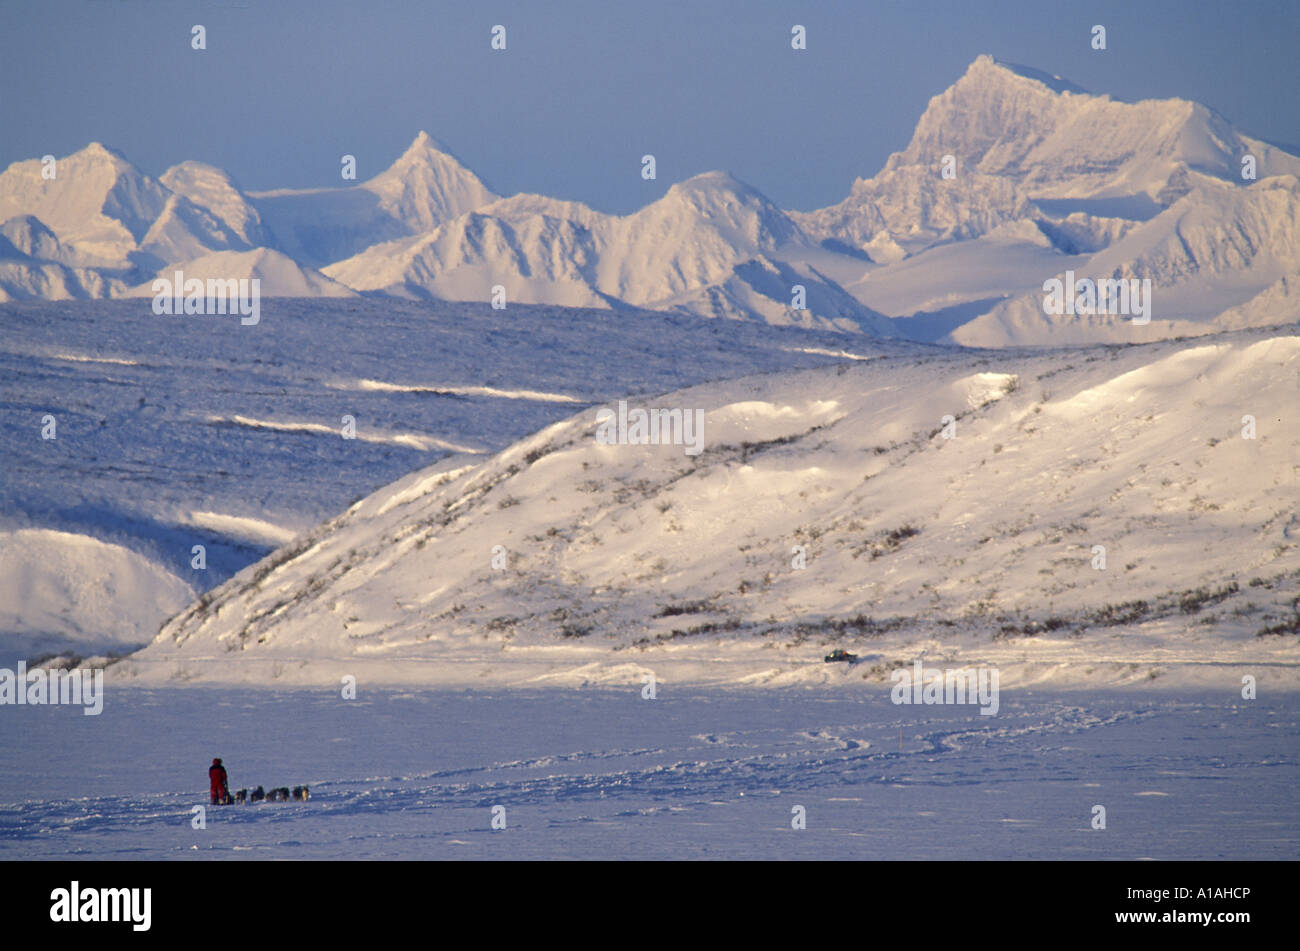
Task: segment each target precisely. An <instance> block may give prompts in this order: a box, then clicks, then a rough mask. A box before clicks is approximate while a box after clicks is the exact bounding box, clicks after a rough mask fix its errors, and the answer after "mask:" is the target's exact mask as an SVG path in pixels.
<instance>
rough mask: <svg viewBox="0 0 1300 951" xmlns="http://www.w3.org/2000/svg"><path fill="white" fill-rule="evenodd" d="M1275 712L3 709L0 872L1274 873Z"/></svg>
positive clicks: (381, 705) (1035, 697) (290, 697)
mask: <svg viewBox="0 0 1300 951" xmlns="http://www.w3.org/2000/svg"><path fill="white" fill-rule="evenodd" d="M1296 697H1297V694H1295V693H1288V694H1282V695H1274V696H1261V697H1260V699H1258V700H1256V701H1243V700H1241V699H1240V697H1239V694H1238V693H1237V692H1236V691H1235V690H1234V689H1232V687H1231V685H1227V686H1226V688H1225V689H1222V690H1218V691H1213V692H1210V691H1206V692H1195V693H1184V694H1179V695H1176V696H1175V695H1172V694H1170V693H1168V692H1158V693H1155V694H1147V693H1143V692H1142V691H1141V690H1129V691H1124V692H1122V693H1121V692H1094V693H1090V694H1088V695H1086V696H1084V695H1080V694H1070V695H1068V696H1064V697H1063V696H1060V695H1055V694H1052V693H1038V692H1032V691H1030V692H1023V693H1017V694H1015V695H1014V696H1011V695H1006V696H1004V698H1003V703H1002V706H1001V709H1000V710H999V713H998V714H997V715H996V716H992V717H984V716H981V715H980V714H979V713H978V712H977V711H976V710H975V709H974V708H972V707H941V706H929V707H915V706H895V705H894V704H892V703H890V701H889V694H888V690H887V689H885V688H878V687H873V688H869V689H860V690H857V691H854V692H853V693H850V694H846V693H843V692H836V693H831V694H827V693H824V692H819V691H797V692H791V691H779V692H770V693H768V692H765V693H762V694H755V693H753V692H750V691H705V692H700V691H689V692H678V691H674V690H669V689H663V688H661V689H660V691H659V695H658V697H657V698H656V699H654V700H643V699H641V695H640V690H639V688H629V689H626V690H611V689H599V690H584V691H557V690H547V691H526V690H525V691H510V692H502V693H497V692H492V691H488V692H479V691H473V692H471V691H465V692H453V691H418V692H404V691H384V690H372V689H367V688H366V687H365V686H364V685H363V686H362V687H361V690H360V692H359V696H358V699H356V700H352V701H345V700H342V699H340V698H339V694H338V692H337V691H332V690H329V689H322V690H318V691H295V690H288V691H282V692H278V693H274V692H271V691H266V690H240V689H233V690H232V689H214V688H203V687H191V688H188V689H186V688H171V689H163V690H141V689H128V690H122V691H115V690H110V692H109V694H108V696H107V697H106V700H105V706H104V712H103V714H102V715H101V716H99V717H86V716H83V715H82V714H81V712H80V711H78V710H76V709H71V708H57V707H44V708H39V707H23V708H10V709H7V710H6V711H5V715H6V723H7V724H9V728H6V729H5V730H4V731H2V732H0V859H32V858H40V859H55V858H62V859H76V860H94V859H173V860H175V859H179V860H187V859H193V860H221V859H307V858H321V859H482V858H511V859H519V858H579V859H594V858H604V859H610V858H613V859H627V858H640V859H657V858H666V859H673V858H729V859H874V860H889V859H949V860H951V859H1065V858H1074V859H1124V860H1132V859H1243V860H1259V859H1290V858H1294V857H1295V855H1296V854H1297V849H1298V848H1300V830H1298V829H1297V826H1296V823H1295V817H1294V804H1295V787H1296V783H1297V782H1298V781H1300V767H1297V763H1296V758H1295V736H1296V734H1297V731H1300V706H1297V701H1296ZM34 750H39V751H42V752H40V753H39V754H35V755H34V754H33V751H34ZM214 755H220V756H222V757H223V759H224V760H225V763H226V766H227V767H228V769H229V771H230V779H231V783H232V786H231V788H232V789H236V788H240V787H245V786H247V787H252V786H255V785H259V784H260V785H264V786H270V785H288V786H292V785H297V784H301V783H307V784H308V785H309V786H310V787H311V790H312V799H311V801H310V802H307V803H275V804H261V805H246V806H228V807H219V806H209V807H208V808H207V815H206V828H204V829H201V830H196V829H194V828H192V826H191V820H192V819H193V813H192V809H193V807H194V806H196V805H204V804H206V801H207V797H206V768H207V764H208V762H209V759H210V757H211V756H214ZM498 805H499V806H504V807H505V819H506V828H505V829H504V830H493V829H492V828H491V820H492V807H493V806H498ZM1096 805H1101V806H1104V807H1105V809H1106V829H1105V830H1097V829H1094V828H1092V825H1091V823H1092V819H1093V807H1094V806H1096ZM795 806H802V807H804V810H805V813H806V823H807V827H806V828H805V829H803V830H795V829H793V828H792V827H791V821H792V818H793V815H794V814H793V812H792V809H793V807H795Z"/></svg>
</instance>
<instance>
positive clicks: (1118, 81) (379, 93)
mask: <svg viewBox="0 0 1300 951" xmlns="http://www.w3.org/2000/svg"><path fill="white" fill-rule="evenodd" d="M195 23H202V24H203V25H204V26H205V27H206V28H207V43H208V48H207V50H206V51H204V52H195V51H193V50H191V48H190V27H191V26H192V25H193V24H195ZM497 23H500V24H504V25H505V26H506V28H507V49H506V50H505V51H504V52H494V51H492V50H491V49H490V48H489V38H490V37H489V31H490V29H491V27H492V26H493V25H494V24H497ZM795 23H800V24H803V25H805V26H806V27H807V31H808V49H807V50H806V51H803V52H795V51H793V50H791V49H790V27H791V25H792V24H795ZM1095 23H1100V24H1104V25H1105V26H1106V28H1107V33H1108V36H1107V39H1108V49H1107V50H1106V51H1104V52H1096V51H1093V50H1092V49H1091V48H1090V45H1089V39H1090V34H1089V30H1090V28H1091V26H1092V25H1093V24H1095ZM1297 38H1300V3H1297V2H1294V0H1282V2H1264V0H1259V2H1254V0H1243V2H1237V3H1231V4H1228V3H1208V2H1199V0H1197V2H1187V0H1182V2H1142V0H1123V2H1090V3H1079V2H1071V3H1054V2H1043V0H1038V2H1033V0H989V2H975V0H966V2H946V0H944V2H941V0H906V2H881V0H872V2H867V0H859V2H844V3H839V2H802V3H801V2H748V3H744V2H735V0H729V2H721V0H689V2H678V0H648V2H643V3H630V2H626V0H603V2H600V0H596V2H565V0H550V2H544V0H529V2H523V3H508V2H495V0H487V2H473V3H464V2H461V3H436V2H409V3H407V2H391V0H375V2H372V3H361V2H340V0H318V2H301V3H300V2H273V0H267V2H258V0H233V2H218V0H190V2H165V0H80V2H63V0H50V2H18V0H5V2H3V3H0V166H4V165H8V164H9V163H10V162H13V161H16V160H19V159H24V158H31V157H34V156H38V155H42V154H45V153H47V152H50V153H54V154H56V155H64V154H67V153H68V152H72V151H75V150H76V149H78V148H80V147H81V146H83V145H85V144H86V143H87V142H90V141H92V140H98V141H102V142H104V143H105V144H108V145H111V146H113V147H115V148H117V149H119V150H120V151H122V152H123V153H125V154H126V156H127V157H128V158H130V159H131V160H132V161H133V162H135V164H137V165H138V166H140V167H141V168H142V169H143V170H145V171H146V172H149V173H151V174H154V175H157V174H160V173H161V172H162V171H164V170H165V169H166V168H167V167H168V166H169V165H172V164H174V163H176V162H178V161H181V160H184V159H190V158H192V159H198V160H201V161H206V162H210V163H212V164H214V165H218V166H221V167H222V168H225V169H227V170H228V171H230V172H231V173H233V174H234V175H235V177H236V178H237V179H239V181H240V183H241V184H242V185H243V186H244V187H245V188H249V189H262V188H273V187H282V186H310V185H332V184H340V181H339V171H338V170H339V156H340V155H342V154H344V153H351V154H354V155H356V156H357V159H358V178H360V179H364V178H368V177H369V176H371V175H373V174H375V173H376V172H378V171H380V170H382V169H383V168H384V167H386V166H387V165H388V164H389V163H391V161H392V160H393V159H394V158H396V157H397V155H399V154H400V153H401V151H402V150H403V149H404V148H405V147H406V146H407V145H408V144H409V142H410V140H411V139H412V138H413V137H414V135H415V133H416V132H417V131H418V130H420V129H424V130H426V131H428V132H429V134H430V135H432V136H434V138H436V139H438V140H440V141H441V142H443V143H444V144H445V145H446V146H448V147H449V148H450V149H451V151H453V152H454V153H455V154H456V155H457V156H458V157H460V158H461V160H462V161H464V162H465V163H466V164H467V165H468V166H469V167H470V168H472V169H474V171H476V172H477V173H478V174H479V175H480V176H482V177H483V178H484V180H485V181H486V182H487V183H488V184H489V185H490V186H491V187H492V188H494V189H495V190H496V191H498V192H501V193H504V194H512V193H514V192H516V191H532V192H541V193H544V194H548V195H553V196H555V197H559V198H569V199H576V200H580V201H585V202H587V203H589V204H591V205H593V206H594V207H597V208H599V209H601V210H605V211H611V212H627V211H631V210H633V209H635V208H638V207H640V206H642V205H644V204H645V203H646V202H648V201H651V200H653V199H655V198H657V197H659V195H661V194H662V193H663V192H664V190H665V189H666V188H667V187H668V186H669V185H671V184H672V183H673V182H674V181H679V180H681V179H683V178H686V177H688V176H690V175H693V174H696V173H698V172H702V171H707V170H709V169H715V168H721V169H726V170H728V171H730V172H732V173H733V174H735V175H736V176H737V177H739V178H741V179H743V180H745V181H747V182H749V183H750V184H752V185H754V186H755V187H757V188H759V189H760V190H761V191H763V192H764V193H766V194H767V195H768V196H769V197H771V198H772V199H773V200H775V201H776V202H777V203H778V204H780V205H782V206H784V207H788V208H799V209H810V208H815V207H820V206H823V205H827V204H830V203H832V202H835V201H838V200H839V199H841V198H843V197H844V195H845V194H846V193H847V191H848V188H849V185H850V183H851V182H852V180H853V179H854V178H855V177H857V176H860V175H871V174H873V173H874V172H875V171H876V170H877V169H879V168H880V166H881V165H882V164H883V163H884V161H885V159H886V158H887V157H888V155H889V153H890V152H892V151H895V150H897V149H899V148H902V147H903V146H904V145H905V144H906V142H907V140H908V138H909V136H910V134H911V131H912V128H913V126H914V124H915V122H916V120H917V118H918V117H919V116H920V114H921V112H922V110H923V109H924V108H925V104H926V102H927V101H928V100H929V98H930V97H931V96H933V95H935V94H937V93H939V92H941V91H942V90H943V89H944V88H945V87H947V86H948V85H949V84H951V83H952V82H953V81H954V80H955V79H956V78H957V77H958V76H960V75H961V74H962V72H964V70H965V68H966V67H967V65H969V63H970V61H971V60H973V59H974V58H975V57H976V56H977V55H979V54H980V53H986V52H987V53H992V54H993V55H994V56H997V57H998V58H1000V59H1004V60H1008V61H1011V62H1016V63H1023V64H1025V65H1029V66H1034V67H1037V68H1039V69H1044V70H1047V71H1049V72H1054V73H1058V74H1060V75H1062V76H1064V77H1066V78H1069V79H1071V80H1073V81H1075V82H1077V83H1079V84H1080V85H1082V86H1084V87H1086V88H1088V89H1091V90H1093V91H1094V92H1106V93H1110V94H1111V95H1113V96H1116V97H1118V98H1123V99H1139V98H1147V97H1167V96H1179V97H1182V98H1187V99H1194V100H1197V101H1200V102H1204V103H1206V104H1207V105H1209V106H1211V107H1213V108H1215V109H1217V110H1218V111H1219V112H1221V113H1223V114H1224V115H1225V116H1227V117H1228V119H1230V120H1231V121H1232V122H1233V123H1234V124H1236V125H1237V126H1238V128H1240V129H1242V130H1243V131H1245V132H1247V133H1249V134H1252V135H1256V136H1259V137H1262V138H1265V139H1269V140H1272V141H1277V142H1282V143H1288V142H1290V143H1300V97H1298V96H1297V95H1296V93H1297V90H1300V57H1297V55H1296V49H1295V46H1296V41H1297ZM646 152H651V153H654V154H655V156H656V158H657V162H658V172H659V178H658V180H657V181H654V182H646V181H643V180H642V179H641V177H640V164H639V160H640V157H641V155H642V154H644V153H646Z"/></svg>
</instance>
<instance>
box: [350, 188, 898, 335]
mask: <svg viewBox="0 0 1300 951" xmlns="http://www.w3.org/2000/svg"><path fill="white" fill-rule="evenodd" d="M811 247H812V244H811V242H810V241H809V239H808V238H807V236H806V235H804V233H803V232H802V230H801V229H800V228H799V226H798V225H796V224H795V223H794V222H793V221H792V220H791V219H790V217H789V216H788V215H787V214H786V213H785V212H782V211H781V210H780V209H779V208H777V207H776V206H775V205H774V204H772V202H771V201H770V200H768V199H767V198H766V197H764V196H763V195H762V194H761V193H759V192H758V191H756V190H755V189H753V188H751V187H750V186H748V185H745V184H744V183H742V182H739V181H737V180H736V179H735V178H733V177H732V176H730V175H728V174H726V173H725V172H709V173H705V174H703V175H697V176H695V177H694V178H691V179H688V180H687V181H685V182H682V183H680V184H677V185H674V186H672V187H671V188H670V189H669V190H668V194H666V195H665V196H664V197H663V198H661V199H659V200H658V201H656V202H653V203H652V204H650V205H648V206H646V207H645V208H643V209H641V210H640V211H637V212H635V213H633V214H630V215H626V216H614V215H604V214H601V213H600V212H597V211H594V210H592V209H591V208H588V207H586V206H585V205H581V204H578V203H576V202H559V201H554V200H552V199H547V198H544V197H542V196H536V195H521V196H515V197H514V198H507V199H502V200H500V201H497V202H493V203H492V204H489V205H486V206H484V207H483V208H481V209H479V210H478V211H475V212H471V213H469V214H467V215H462V216H461V217H459V218H456V219H455V220H453V221H450V222H447V223H446V224H444V225H442V226H441V227H439V228H436V229H434V230H432V231H430V232H428V233H426V234H423V235H420V236H418V237H413V238H403V239H399V240H396V241H390V242H386V243H384V244H380V245H376V246H374V247H371V248H368V249H367V250H365V251H363V252H362V253H361V254H359V255H357V256H355V257H353V258H349V259H348V260H346V261H341V262H339V263H337V264H334V265H332V266H330V267H328V268H325V270H324V273H325V274H326V275H328V276H329V277H332V278H334V279H335V280H338V281H340V282H342V283H344V284H347V285H348V286H350V287H353V288H356V289H357V290H361V291H380V292H383V293H387V294H396V295H400V296H416V297H433V298H444V299H453V300H455V299H468V300H475V299H477V300H487V299H488V298H489V297H490V295H491V292H492V288H493V287H494V286H497V285H500V286H501V287H504V288H505V289H506V295H507V299H508V300H515V301H519V302H521V303H535V304H563V305H566V306H570V307H601V306H615V307H617V306H629V307H646V308H650V309H655V310H663V309H671V310H682V311H687V312H690V313H695V314H699V315H701V316H706V317H726V318H731V319H738V320H746V319H755V318H757V319H759V320H763V321H765V322H767V323H772V324H793V325H803V326H815V327H819V328H822V329H836V330H844V331H853V332H857V331H859V330H862V329H867V330H870V331H871V332H873V333H877V334H880V335H882V336H892V335H895V334H896V331H895V330H894V329H893V328H892V326H891V325H890V323H889V321H888V320H887V319H885V318H884V317H883V316H882V315H880V314H877V313H875V312H874V311H872V310H871V309H870V308H868V307H865V306H864V305H862V304H860V303H859V302H857V301H856V300H854V298H853V297H851V296H850V295H849V294H848V293H846V292H845V291H844V290H843V289H842V288H840V287H839V286H838V285H837V284H836V283H835V282H834V281H833V280H831V279H830V278H828V277H826V276H825V275H823V274H821V273H819V272H817V271H816V270H815V269H813V268H810V267H807V266H803V267H799V266H792V265H788V264H782V263H776V262H773V261H772V260H770V259H769V258H768V257H767V255H775V254H777V253H784V254H791V253H793V254H794V255H795V256H796V257H798V256H799V253H800V252H801V251H807V250H809V249H811ZM796 285H802V286H803V287H804V288H805V306H804V307H801V308H796V307H794V306H792V303H793V300H792V294H793V289H794V287H795V286H796Z"/></svg>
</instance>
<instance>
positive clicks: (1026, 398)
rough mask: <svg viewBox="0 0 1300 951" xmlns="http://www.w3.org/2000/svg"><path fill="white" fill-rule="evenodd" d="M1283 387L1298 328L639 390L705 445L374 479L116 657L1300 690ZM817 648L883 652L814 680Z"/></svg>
mask: <svg viewBox="0 0 1300 951" xmlns="http://www.w3.org/2000/svg"><path fill="white" fill-rule="evenodd" d="M1298 373H1300V338H1298V337H1295V336H1274V335H1269V334H1267V333H1264V332H1258V331H1254V332H1239V333H1236V334H1233V335H1231V336H1224V337H1221V338H1218V339H1216V340H1215V341H1213V342H1210V343H1207V342H1203V341H1181V342H1166V343H1159V344H1153V345H1147V346H1140V347H1130V348H1093V349H1081V350H1073V351H1054V352H1051V353H1048V354H1038V355H1035V354H1032V353H1020V354H1017V355H1014V356H1011V355H1008V356H1006V357H1004V358H1003V359H1000V360H999V362H998V364H997V365H996V367H993V366H991V365H990V360H989V357H988V355H987V354H982V353H979V352H948V353H944V352H934V353H932V354H931V355H929V356H918V355H917V354H916V353H906V354H899V355H896V356H889V355H884V354H882V355H881V356H879V357H877V358H876V359H871V360H867V361H856V362H854V363H852V364H845V365H841V366H838V367H835V368H824V369H814V370H809V371H802V372H798V373H785V374H773V375H768V376H762V377H753V378H748V379H743V380H736V381H731V382H724V383H713V384H704V385H702V386H698V387H693V388H690V389H687V390H681V391H678V392H674V393H669V394H666V395H664V396H661V397H657V398H654V399H652V400H636V401H634V402H633V406H634V407H635V406H650V407H661V408H676V409H679V410H684V411H686V412H693V411H694V410H701V411H703V414H704V420H705V422H704V448H703V452H701V453H700V454H698V455H690V454H687V453H686V452H685V447H684V446H683V445H604V444H601V443H600V442H598V441H597V439H596V438H595V429H596V414H595V413H594V412H593V411H591V410H586V411H583V412H582V413H580V414H579V415H577V416H575V417H573V418H571V419H568V420H567V421H564V422H559V423H556V424H554V425H552V426H549V427H547V428H545V429H543V430H541V431H540V432H538V433H537V434H535V435H533V436H531V437H529V438H528V439H525V440H523V441H521V442H518V443H516V444H515V445H513V446H512V447H510V448H509V449H507V450H506V451H504V452H502V453H499V454H497V455H496V456H493V457H491V458H487V459H482V460H475V461H473V462H472V463H469V462H468V461H460V460H457V461H455V462H454V463H451V462H449V463H448V464H446V465H439V466H434V467H432V468H430V469H427V470H424V471H422V472H417V473H414V474H412V475H410V476H408V477H406V478H404V479H401V480H398V481H397V482H396V483H394V484H393V485H391V486H389V487H387V488H385V489H383V490H380V491H379V492H376V493H375V494H373V495H371V496H370V497H369V498H367V499H364V500H362V501H361V502H358V503H357V504H355V505H353V506H352V507H351V508H350V509H348V511H347V512H346V513H344V514H342V515H340V516H338V517H336V518H334V519H332V520H331V521H329V522H327V523H326V524H324V525H323V526H321V527H319V528H318V529H316V530H314V531H312V532H310V533H307V534H305V535H303V536H302V537H301V538H299V539H298V540H296V541H295V542H294V543H293V544H292V545H289V546H286V547H284V548H282V549H280V550H279V551H277V552H275V553H274V554H272V555H271V556H269V557H267V558H266V559H264V560H263V561H262V562H260V563H259V564H257V565H254V566H252V567H250V568H247V569H245V570H244V571H242V572H240V573H239V574H238V575H236V576H235V577H234V578H232V579H230V581H228V582H226V583H225V584H224V585H222V586H221V587H220V588H217V589H215V590H214V591H212V592H209V594H208V595H206V596H205V597H204V598H202V599H201V600H200V601H199V602H198V603H196V604H195V605H192V606H191V607H190V608H188V609H187V610H185V611H184V612H182V613H181V614H179V615H178V616H177V617H175V618H173V619H172V620H171V621H170V622H169V623H168V624H167V625H166V626H165V627H164V628H163V630H162V631H161V632H160V634H159V636H158V639H157V640H156V641H155V642H154V643H153V644H151V645H150V646H149V647H148V648H147V649H145V650H144V651H142V652H140V653H139V654H137V655H135V656H134V657H133V658H131V659H130V660H128V661H125V662H123V663H122V664H121V665H119V666H118V667H115V668H114V670H115V671H118V672H119V673H120V674H121V675H122V676H126V677H132V676H139V677H144V678H146V679H151V680H153V679H167V678H170V677H173V676H184V677H187V678H190V677H197V678H203V679H214V680H250V681H263V682H264V681H266V680H269V679H281V680H285V681H292V682H322V681H323V680H327V679H329V678H330V677H331V676H335V675H337V673H339V672H340V671H341V672H345V673H346V672H353V673H359V672H361V671H364V672H365V675H366V676H367V677H369V678H371V679H372V680H380V681H387V680H392V681H402V682H423V683H435V684H436V683H481V682H501V683H510V684H521V683H584V682H606V681H609V682H617V683H626V682H637V681H639V679H640V678H641V677H642V676H643V675H644V674H645V673H648V672H651V671H654V672H656V673H657V674H658V675H659V676H661V677H663V678H664V679H668V680H673V679H678V680H686V681H703V682H723V683H736V682H743V683H772V684H781V683H792V682H793V683H801V682H823V681H827V680H830V681H844V680H846V679H848V678H854V679H857V678H860V677H864V676H865V677H875V678H883V677H884V676H885V674H886V672H887V671H888V669H890V665H891V664H892V663H894V662H899V663H902V662H903V660H904V659H906V658H911V657H915V656H919V655H922V654H924V655H926V656H938V657H945V658H955V659H958V660H960V661H962V662H966V663H976V662H978V663H990V664H997V665H999V666H1000V667H1001V668H1002V669H1003V677H1004V683H1005V682H1007V681H1015V682H1021V683H1024V682H1034V681H1035V680H1038V679H1040V678H1048V679H1053V678H1059V679H1060V680H1061V681H1062V682H1065V683H1071V684H1077V683H1081V682H1092V681H1098V680H1099V681H1103V682H1115V681H1127V680H1131V679H1134V678H1137V677H1153V678H1165V680H1164V682H1169V683H1186V682H1188V681H1199V680H1200V679H1201V678H1206V677H1208V678H1219V679H1221V678H1222V676H1223V672H1222V669H1221V668H1222V667H1223V666H1225V665H1228V666H1231V665H1236V664H1242V663H1249V664H1251V665H1252V666H1251V670H1252V672H1258V676H1259V677H1260V678H1261V680H1268V681H1269V682H1270V683H1277V684H1284V685H1287V686H1290V687H1295V686H1297V685H1300V666H1298V664H1300V647H1298V645H1297V643H1296V637H1295V632H1296V627H1295V625H1296V624H1297V622H1298V620H1300V618H1298V617H1297V614H1296V605H1295V603H1294V600H1293V598H1294V594H1295V590H1296V583H1297V580H1298V579H1300V547H1298V543H1300V528H1297V526H1298V525H1300V514H1298V513H1297V509H1296V500H1297V497H1298V496H1297V492H1296V488H1297V484H1298V483H1297V466H1300V430H1298V429H1297V425H1296V423H1297V420H1296V418H1295V410H1296V406H1297V400H1296V386H1297V384H1296V381H1297V374H1298ZM1247 415H1249V416H1251V417H1253V419H1254V426H1255V427H1256V428H1255V431H1254V436H1253V438H1243V435H1242V433H1243V425H1244V424H1245V422H1246V421H1245V420H1243V417H1244V416H1247ZM946 427H951V428H946ZM948 435H951V436H952V438H948ZM1096 546H1102V548H1104V552H1101V549H1099V548H1097V547H1096ZM1099 553H1100V554H1102V555H1103V562H1102V563H1101V565H1100V566H1099V565H1098V563H1097V561H1096V559H1097V557H1098V555H1099ZM832 645H836V646H844V647H848V648H851V649H853V650H855V651H857V652H863V653H866V654H868V655H869V656H870V657H872V658H874V659H875V662H874V664H873V665H871V666H869V667H868V669H867V670H865V671H858V670H854V669H850V668H848V667H847V666H834V667H831V666H828V665H825V664H823V663H821V656H822V654H823V653H825V651H826V650H827V649H828V648H829V647H830V646H832Z"/></svg>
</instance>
